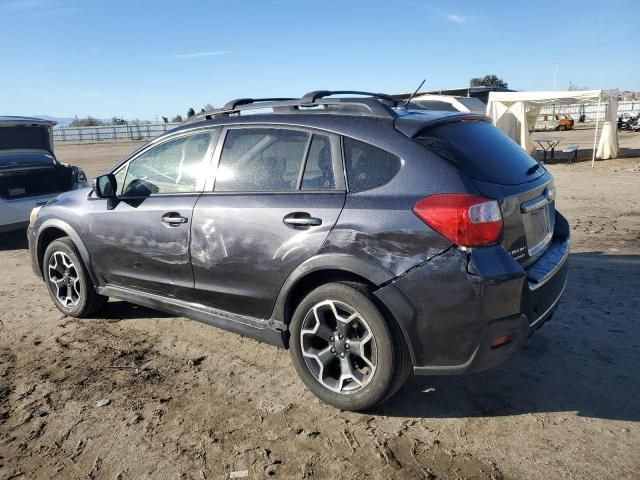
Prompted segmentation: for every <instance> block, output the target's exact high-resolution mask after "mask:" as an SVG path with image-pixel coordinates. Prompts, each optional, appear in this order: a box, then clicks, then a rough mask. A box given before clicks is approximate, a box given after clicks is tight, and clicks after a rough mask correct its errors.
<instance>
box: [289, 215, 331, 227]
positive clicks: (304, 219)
mask: <svg viewBox="0 0 640 480" xmlns="http://www.w3.org/2000/svg"><path fill="white" fill-rule="evenodd" d="M282 221H283V222H284V223H286V224H287V225H291V226H292V227H301V228H304V227H314V226H318V225H322V220H321V219H320V218H316V217H312V216H311V215H310V214H308V213H307V212H295V213H290V214H289V215H287V216H286V217H284V218H283V219H282Z"/></svg>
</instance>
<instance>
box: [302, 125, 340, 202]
mask: <svg viewBox="0 0 640 480" xmlns="http://www.w3.org/2000/svg"><path fill="white" fill-rule="evenodd" d="M335 179H336V175H335V173H334V171H333V160H332V155H331V142H330V141H329V138H328V137H326V136H325V135H314V136H313V139H312V140H311V146H310V147H309V154H308V155H307V163H306V164H305V167H304V176H303V178H302V185H301V187H302V190H334V189H335V188H336V181H335Z"/></svg>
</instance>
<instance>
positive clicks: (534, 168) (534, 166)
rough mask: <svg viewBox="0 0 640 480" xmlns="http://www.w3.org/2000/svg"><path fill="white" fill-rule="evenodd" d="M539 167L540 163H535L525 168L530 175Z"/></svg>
mask: <svg viewBox="0 0 640 480" xmlns="http://www.w3.org/2000/svg"><path fill="white" fill-rule="evenodd" d="M539 168H540V164H539V163H536V164H535V165H531V166H530V167H529V169H528V170H527V175H531V174H532V173H535V172H536V170H538V169H539Z"/></svg>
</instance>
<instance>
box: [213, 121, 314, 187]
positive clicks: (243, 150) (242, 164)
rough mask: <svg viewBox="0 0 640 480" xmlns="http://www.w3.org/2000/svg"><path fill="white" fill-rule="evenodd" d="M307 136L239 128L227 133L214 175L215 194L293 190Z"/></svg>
mask: <svg viewBox="0 0 640 480" xmlns="http://www.w3.org/2000/svg"><path fill="white" fill-rule="evenodd" d="M308 142H309V133H306V132H302V131H297V130H286V129H275V128H242V129H235V128H234V129H230V130H229V131H228V132H227V135H226V138H225V141H224V147H223V149H222V154H221V156H220V163H219V165H218V171H217V173H216V183H215V188H214V190H215V191H218V192H269V191H287V190H296V189H297V184H298V176H299V174H300V170H301V168H302V162H303V159H304V155H305V152H306V150H307V144H308Z"/></svg>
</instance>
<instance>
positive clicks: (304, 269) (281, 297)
mask: <svg viewBox="0 0 640 480" xmlns="http://www.w3.org/2000/svg"><path fill="white" fill-rule="evenodd" d="M321 270H341V271H344V272H345V273H350V274H356V275H358V276H360V277H362V278H364V279H366V280H367V281H369V282H371V283H372V284H374V285H376V286H379V285H382V284H383V283H386V282H388V281H390V280H392V279H393V278H395V275H394V274H393V273H392V272H390V271H389V270H387V269H386V268H384V267H382V266H380V265H377V264H375V263H373V262H370V261H367V260H363V259H360V258H357V257H354V256H352V255H347V254H339V253H324V254H320V255H316V256H315V257H312V258H310V259H308V260H307V261H305V262H303V263H302V264H300V265H299V266H298V267H297V268H296V269H295V270H294V271H293V272H291V274H290V275H289V277H288V278H287V279H286V280H285V282H284V284H283V285H282V288H281V289H280V293H279V294H278V298H277V299H276V302H275V306H274V309H273V313H272V314H271V319H272V320H275V321H281V322H282V321H284V320H285V305H286V303H287V299H288V297H289V295H290V293H291V291H292V290H293V288H294V287H295V286H296V284H297V283H298V282H299V281H300V280H302V279H303V278H304V277H305V276H307V275H309V274H311V273H313V272H317V271H321Z"/></svg>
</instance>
